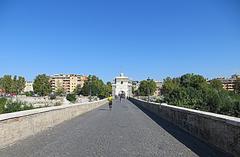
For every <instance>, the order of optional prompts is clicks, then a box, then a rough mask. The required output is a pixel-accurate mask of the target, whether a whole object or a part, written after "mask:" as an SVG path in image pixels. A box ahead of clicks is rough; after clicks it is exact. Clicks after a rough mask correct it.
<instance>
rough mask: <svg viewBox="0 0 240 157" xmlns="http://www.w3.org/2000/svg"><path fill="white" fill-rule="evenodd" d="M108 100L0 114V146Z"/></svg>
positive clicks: (56, 123) (51, 125) (33, 133)
mask: <svg viewBox="0 0 240 157" xmlns="http://www.w3.org/2000/svg"><path fill="white" fill-rule="evenodd" d="M107 102H108V101H107V99H103V100H100V101H95V102H88V103H81V104H73V105H63V106H54V107H47V108H40V109H33V110H27V111H21V112H14V113H8V114H1V115H0V148H3V147H6V146H8V145H10V144H13V143H15V142H16V141H18V140H22V139H24V138H26V137H28V136H31V135H35V134H36V133H38V132H40V131H43V130H46V129H48V128H50V127H53V126H55V125H58V124H60V123H62V122H64V121H66V120H70V119H72V118H74V117H76V116H78V115H81V114H83V113H86V112H88V111H91V110H93V109H95V108H98V107H100V106H102V105H104V104H106V103H107Z"/></svg>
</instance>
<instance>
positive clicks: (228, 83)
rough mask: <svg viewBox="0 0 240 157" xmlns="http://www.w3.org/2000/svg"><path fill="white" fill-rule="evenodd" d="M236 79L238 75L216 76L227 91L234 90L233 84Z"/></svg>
mask: <svg viewBox="0 0 240 157" xmlns="http://www.w3.org/2000/svg"><path fill="white" fill-rule="evenodd" d="M237 79H240V75H232V76H231V77H230V78H224V77H223V78H217V80H220V81H221V82H222V85H223V88H224V89H225V90H228V91H234V85H235V82H236V80H237Z"/></svg>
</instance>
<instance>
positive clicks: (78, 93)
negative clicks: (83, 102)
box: [73, 85, 82, 95]
mask: <svg viewBox="0 0 240 157" xmlns="http://www.w3.org/2000/svg"><path fill="white" fill-rule="evenodd" d="M81 91H82V87H81V85H77V87H76V88H75V89H74V91H73V93H75V94H76V95H80V94H81Z"/></svg>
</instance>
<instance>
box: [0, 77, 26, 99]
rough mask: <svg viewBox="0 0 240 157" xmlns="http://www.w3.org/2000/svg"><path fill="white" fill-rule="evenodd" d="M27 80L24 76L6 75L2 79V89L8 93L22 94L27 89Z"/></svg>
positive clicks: (0, 79)
mask: <svg viewBox="0 0 240 157" xmlns="http://www.w3.org/2000/svg"><path fill="white" fill-rule="evenodd" d="M25 84H26V81H25V78H24V77H22V76H16V75H15V76H11V75H4V76H3V77H1V78H0V88H2V89H4V90H5V92H6V93H15V94H20V93H21V92H23V90H24V88H25Z"/></svg>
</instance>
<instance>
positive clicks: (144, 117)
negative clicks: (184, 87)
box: [0, 100, 226, 157]
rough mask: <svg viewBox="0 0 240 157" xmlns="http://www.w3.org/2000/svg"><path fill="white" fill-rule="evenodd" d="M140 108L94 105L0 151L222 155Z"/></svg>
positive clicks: (9, 154) (105, 156)
mask: <svg viewBox="0 0 240 157" xmlns="http://www.w3.org/2000/svg"><path fill="white" fill-rule="evenodd" d="M146 113H147V112H146ZM146 113H144V112H143V111H142V110H140V109H139V108H138V107H137V106H135V105H134V104H132V103H131V102H129V101H127V100H124V101H123V102H121V103H120V102H119V101H118V100H117V101H115V102H114V103H113V109H112V111H109V110H108V106H103V107H100V108H98V109H96V110H94V111H91V112H89V113H86V114H84V115H81V116H79V117H77V118H74V119H72V120H70V121H67V122H64V123H62V124H60V125H58V126H56V127H54V128H51V129H49V130H47V131H44V132H42V133H39V134H37V135H36V136H33V137H29V138H27V139H25V140H23V141H19V142H18V143H16V144H14V145H12V146H10V147H7V148H5V149H2V150H0V157H127V156H131V157H132V156H133V157H160V156H163V157H190V156H204V157H207V156H216V157H219V156H226V154H221V152H219V151H217V150H215V149H213V148H211V147H210V146H208V145H206V144H204V143H202V142H201V141H199V140H197V139H195V138H194V137H192V136H190V135H189V134H187V133H185V132H183V131H181V130H180V129H178V128H176V127H174V126H173V125H171V124H169V123H167V122H166V121H164V120H162V119H158V118H157V117H154V116H153V115H150V113H147V114H146ZM148 114H149V116H150V117H151V118H152V119H151V118H150V117H149V116H148Z"/></svg>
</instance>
